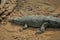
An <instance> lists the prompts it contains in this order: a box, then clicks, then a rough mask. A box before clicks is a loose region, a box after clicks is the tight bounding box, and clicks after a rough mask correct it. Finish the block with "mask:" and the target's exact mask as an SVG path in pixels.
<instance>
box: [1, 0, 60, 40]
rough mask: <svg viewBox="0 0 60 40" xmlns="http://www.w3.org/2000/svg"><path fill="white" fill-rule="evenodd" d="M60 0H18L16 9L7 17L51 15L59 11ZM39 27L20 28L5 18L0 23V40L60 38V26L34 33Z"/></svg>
mask: <svg viewBox="0 0 60 40" xmlns="http://www.w3.org/2000/svg"><path fill="white" fill-rule="evenodd" d="M59 3H60V0H19V1H18V5H17V7H16V9H15V10H14V11H13V12H12V13H11V15H9V16H7V18H11V17H18V16H20V17H21V16H27V15H51V14H50V13H56V14H58V13H60V4H59ZM38 31H39V28H28V29H26V30H22V26H20V25H15V24H12V23H10V22H8V21H6V20H5V22H2V23H1V24H0V40H60V35H59V34H60V28H59V29H55V28H47V29H46V31H45V33H43V34H39V35H36V34H35V33H36V32H38Z"/></svg>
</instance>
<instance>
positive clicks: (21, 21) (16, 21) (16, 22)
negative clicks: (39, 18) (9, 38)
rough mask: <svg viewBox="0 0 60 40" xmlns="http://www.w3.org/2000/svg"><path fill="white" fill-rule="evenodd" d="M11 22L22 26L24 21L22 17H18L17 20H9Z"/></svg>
mask: <svg viewBox="0 0 60 40" xmlns="http://www.w3.org/2000/svg"><path fill="white" fill-rule="evenodd" d="M8 21H9V22H12V23H15V24H22V23H23V20H22V19H21V17H16V18H8Z"/></svg>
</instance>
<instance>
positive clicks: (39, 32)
mask: <svg viewBox="0 0 60 40" xmlns="http://www.w3.org/2000/svg"><path fill="white" fill-rule="evenodd" d="M42 33H43V32H36V33H35V34H36V35H37V34H42Z"/></svg>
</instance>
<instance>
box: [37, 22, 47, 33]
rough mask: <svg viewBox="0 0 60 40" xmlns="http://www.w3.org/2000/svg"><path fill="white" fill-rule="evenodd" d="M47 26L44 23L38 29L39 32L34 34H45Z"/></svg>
mask: <svg viewBox="0 0 60 40" xmlns="http://www.w3.org/2000/svg"><path fill="white" fill-rule="evenodd" d="M47 26H48V23H47V22H45V23H43V24H42V26H41V27H40V31H39V32H36V34H42V33H44V32H45V28H46V27H47Z"/></svg>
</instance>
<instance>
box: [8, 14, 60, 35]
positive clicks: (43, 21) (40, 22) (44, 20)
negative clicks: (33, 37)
mask: <svg viewBox="0 0 60 40" xmlns="http://www.w3.org/2000/svg"><path fill="white" fill-rule="evenodd" d="M8 20H9V21H11V22H14V23H17V24H21V25H23V26H24V27H23V29H26V28H27V27H39V28H40V32H37V33H36V34H41V33H43V32H44V31H45V28H46V27H47V26H49V27H56V28H58V27H60V18H57V17H53V16H43V15H31V16H22V17H16V18H10V19H8Z"/></svg>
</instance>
